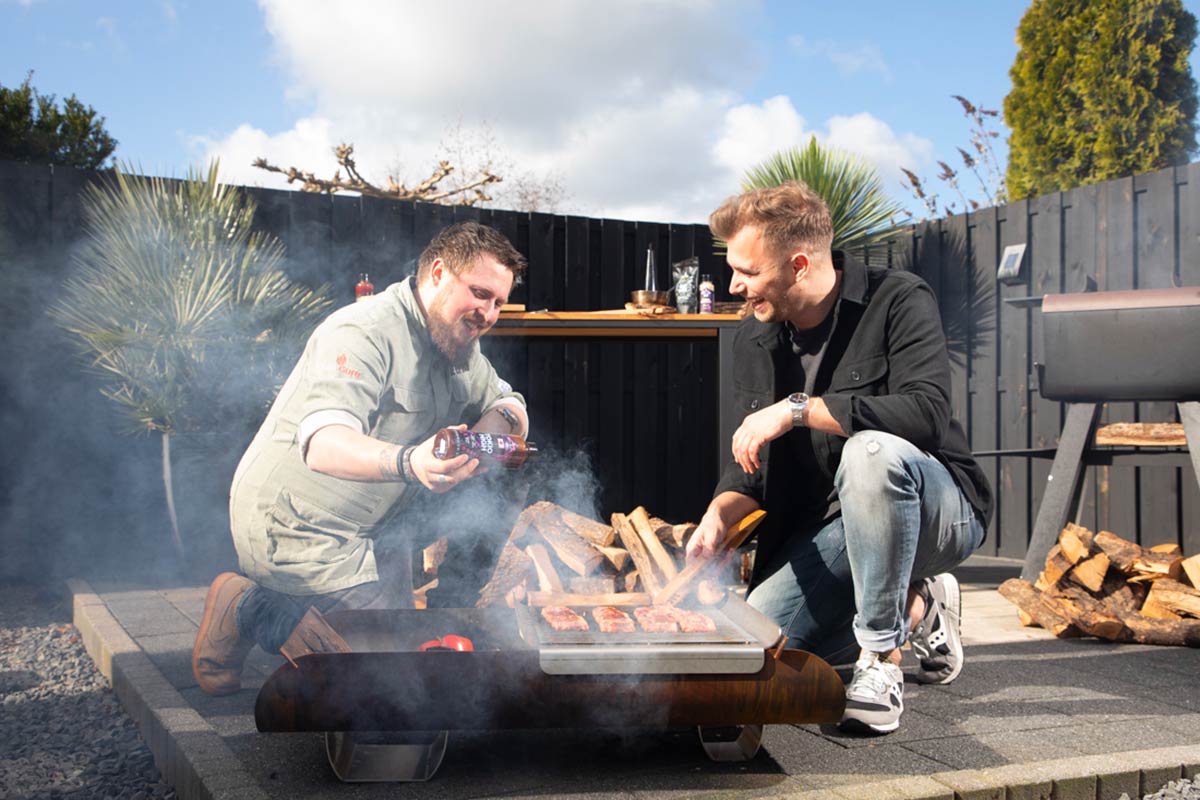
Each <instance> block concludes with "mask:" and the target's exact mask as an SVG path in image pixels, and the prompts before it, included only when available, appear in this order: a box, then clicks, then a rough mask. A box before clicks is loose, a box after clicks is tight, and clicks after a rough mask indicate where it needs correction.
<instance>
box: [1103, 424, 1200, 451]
mask: <svg viewBox="0 0 1200 800" xmlns="http://www.w3.org/2000/svg"><path fill="white" fill-rule="evenodd" d="M1096 444H1102V445H1113V444H1119V445H1133V446H1134V447H1183V446H1185V445H1186V444H1187V435H1186V434H1185V433H1184V430H1183V423H1182V422H1113V423H1110V424H1108V425H1104V426H1102V427H1100V428H1097V429H1096Z"/></svg>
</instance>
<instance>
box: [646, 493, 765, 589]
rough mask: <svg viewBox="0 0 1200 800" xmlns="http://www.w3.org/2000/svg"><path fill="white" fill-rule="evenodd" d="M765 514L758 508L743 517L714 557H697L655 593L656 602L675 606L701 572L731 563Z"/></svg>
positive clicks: (732, 528) (727, 532)
mask: <svg viewBox="0 0 1200 800" xmlns="http://www.w3.org/2000/svg"><path fill="white" fill-rule="evenodd" d="M764 516H766V512H765V511H763V510H762V509H758V510H756V511H751V512H750V513H749V514H747V515H746V516H744V517H742V519H741V520H740V521H739V522H738V523H737V524H735V525H733V526H731V527H730V528H729V530H728V531H726V532H725V540H724V541H723V542H722V543H721V546H720V547H718V548H717V550H716V553H715V555H714V557H713V558H709V559H696V560H694V561H692V562H691V563H690V564H688V565H687V566H686V567H684V568H683V569H682V570H680V572H679V574H678V575H676V576H675V577H674V578H672V579H671V580H670V581H668V582H667V585H666V586H664V587H663V588H662V589H661V590H660V591H657V592H654V593H653V594H654V604H655V605H667V606H673V605H678V604H679V603H680V602H682V601H683V599H684V598H685V597H687V595H688V592H689V591H691V588H692V582H693V581H694V580H695V579H696V577H697V576H698V575H699V574H700V573H702V572H704V571H706V570H708V569H710V568H713V567H716V568H720V567H721V566H724V565H728V564H729V562H730V560H731V559H732V558H733V556H734V553H736V552H737V548H738V547H740V546H741V544H742V542H744V541H746V539H748V538H750V534H752V533H754V529H755V528H757V527H758V524H759V523H760V522H762V519H763V517H764Z"/></svg>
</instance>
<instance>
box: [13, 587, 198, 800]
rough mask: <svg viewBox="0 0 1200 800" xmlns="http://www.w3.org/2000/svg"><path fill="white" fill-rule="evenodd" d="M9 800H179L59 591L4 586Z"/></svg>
mask: <svg viewBox="0 0 1200 800" xmlns="http://www.w3.org/2000/svg"><path fill="white" fill-rule="evenodd" d="M0 797H4V798H12V800H18V799H19V798H20V799H24V798H29V799H30V800H32V798H64V799H65V798H79V800H82V798H88V799H89V800H91V799H92V798H95V799H96V800H102V799H103V798H120V800H149V798H165V799H166V800H174V798H175V790H174V789H173V788H171V786H170V785H168V784H166V783H163V782H162V780H161V777H160V775H159V772H158V769H157V768H156V767H155V766H154V757H153V756H152V755H151V753H150V750H149V748H147V747H146V744H145V742H143V741H142V738H141V736H140V735H139V734H138V730H137V726H136V725H135V724H134V722H133V720H131V719H130V718H129V715H128V714H126V713H125V711H124V709H122V708H121V704H120V703H119V702H118V701H117V698H116V696H115V695H114V694H113V692H112V689H110V688H109V686H108V682H107V681H106V680H105V678H104V676H103V675H101V674H100V672H99V671H98V670H97V669H96V666H95V664H93V663H92V659H91V657H90V656H88V654H87V651H85V650H84V649H83V643H82V642H81V641H80V638H79V631H77V630H76V629H75V626H74V625H72V624H71V609H70V605H69V603H68V601H67V600H66V599H65V597H64V595H63V591H62V589H61V588H60V587H53V588H51V587H45V586H38V585H34V584H28V583H16V582H13V581H4V582H0Z"/></svg>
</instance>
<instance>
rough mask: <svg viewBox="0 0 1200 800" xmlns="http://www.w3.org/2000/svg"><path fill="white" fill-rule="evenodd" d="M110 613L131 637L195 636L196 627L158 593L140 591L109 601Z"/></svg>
mask: <svg viewBox="0 0 1200 800" xmlns="http://www.w3.org/2000/svg"><path fill="white" fill-rule="evenodd" d="M107 604H108V610H109V612H110V613H112V615H113V616H114V617H116V619H117V621H118V622H120V623H121V627H123V628H124V629H125V630H126V631H128V632H129V635H130V636H133V637H135V638H136V637H139V636H153V635H156V634H163V633H188V632H190V633H191V634H192V635H193V636H195V635H196V625H195V623H193V622H192V621H191V620H190V619H188V618H187V617H185V616H184V615H183V614H181V613H180V612H179V609H177V608H175V606H173V605H171V604H170V603H168V602H167V601H166V599H165V598H163V596H162V595H161V594H159V593H158V592H138V593H136V594H135V596H134V597H131V598H124V597H123V598H121V599H120V600H114V601H108V603H107Z"/></svg>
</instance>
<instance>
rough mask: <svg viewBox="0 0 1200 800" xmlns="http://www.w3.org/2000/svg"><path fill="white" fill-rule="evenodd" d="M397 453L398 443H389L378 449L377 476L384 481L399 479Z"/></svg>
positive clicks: (398, 452) (398, 449)
mask: <svg viewBox="0 0 1200 800" xmlns="http://www.w3.org/2000/svg"><path fill="white" fill-rule="evenodd" d="M399 455H400V446H399V445H394V444H390V445H387V446H386V447H384V448H383V449H382V450H380V451H379V477H381V478H383V479H384V480H385V481H395V480H399V479H400V466H399V464H397V463H396V461H397V459H398V457H399Z"/></svg>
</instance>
